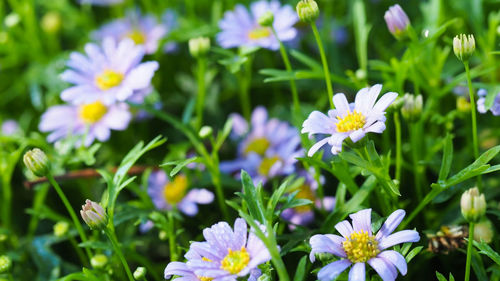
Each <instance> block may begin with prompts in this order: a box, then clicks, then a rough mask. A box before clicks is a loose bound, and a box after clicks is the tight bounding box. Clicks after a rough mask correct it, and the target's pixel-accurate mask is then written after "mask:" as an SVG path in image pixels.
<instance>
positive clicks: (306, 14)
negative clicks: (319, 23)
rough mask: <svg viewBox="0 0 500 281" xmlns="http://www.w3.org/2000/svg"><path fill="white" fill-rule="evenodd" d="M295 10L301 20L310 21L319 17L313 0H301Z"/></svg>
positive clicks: (316, 5)
mask: <svg viewBox="0 0 500 281" xmlns="http://www.w3.org/2000/svg"><path fill="white" fill-rule="evenodd" d="M296 10H297V14H298V15H299V18H300V20H301V21H303V22H307V23H312V22H314V21H315V20H316V19H318V17H319V8H318V4H317V3H316V1H314V0H301V1H300V2H299V3H297V7H296Z"/></svg>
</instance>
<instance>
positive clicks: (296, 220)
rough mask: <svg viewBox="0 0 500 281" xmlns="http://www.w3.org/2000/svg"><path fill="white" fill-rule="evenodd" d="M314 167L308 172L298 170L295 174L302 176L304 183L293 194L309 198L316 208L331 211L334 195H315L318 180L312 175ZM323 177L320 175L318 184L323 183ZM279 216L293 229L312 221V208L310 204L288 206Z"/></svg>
mask: <svg viewBox="0 0 500 281" xmlns="http://www.w3.org/2000/svg"><path fill="white" fill-rule="evenodd" d="M313 172H314V169H312V170H310V171H309V172H307V171H305V170H301V171H299V172H298V173H297V174H298V175H299V176H301V177H303V178H304V183H303V184H302V185H301V186H299V187H298V188H297V189H295V190H291V191H292V192H295V191H297V190H298V193H297V194H296V195H295V198H297V199H308V200H311V201H312V202H313V204H314V206H315V207H316V208H318V209H319V208H321V207H323V208H324V209H325V210H326V211H331V210H333V208H335V197H332V196H325V197H323V200H321V199H320V198H318V197H317V195H316V190H317V189H318V182H317V181H316V180H315V179H314V177H313ZM324 181H325V178H324V177H323V176H321V177H320V184H323V183H324ZM281 217H282V218H284V219H285V220H287V221H289V222H291V223H292V224H290V225H289V227H290V229H292V230H293V229H295V225H308V224H310V223H311V222H312V221H314V210H313V208H312V207H311V206H310V205H307V206H299V207H295V208H288V209H285V210H283V212H282V213H281Z"/></svg>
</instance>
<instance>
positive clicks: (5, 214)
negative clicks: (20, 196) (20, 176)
mask: <svg viewBox="0 0 500 281" xmlns="http://www.w3.org/2000/svg"><path fill="white" fill-rule="evenodd" d="M2 192H3V200H2V203H3V204H2V223H3V227H5V228H7V229H8V228H9V227H10V217H11V216H10V213H11V208H12V207H11V206H12V186H11V184H10V177H8V176H7V175H4V176H3V177H2Z"/></svg>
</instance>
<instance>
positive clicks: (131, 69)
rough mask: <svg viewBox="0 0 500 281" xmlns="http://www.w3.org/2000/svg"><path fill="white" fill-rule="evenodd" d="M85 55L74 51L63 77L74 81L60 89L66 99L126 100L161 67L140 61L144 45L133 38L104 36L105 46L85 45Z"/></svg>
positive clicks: (141, 88) (85, 100)
mask: <svg viewBox="0 0 500 281" xmlns="http://www.w3.org/2000/svg"><path fill="white" fill-rule="evenodd" d="M85 52H86V55H83V54H81V53H78V52H73V53H71V55H70V60H69V61H68V62H67V66H68V67H70V68H71V69H68V70H66V71H65V72H64V73H62V74H61V79H62V80H64V81H66V82H69V83H72V84H75V85H74V86H73V87H70V88H68V89H66V90H64V91H63V92H62V93H61V98H62V99H63V100H64V101H67V102H71V103H73V104H80V103H90V102H94V101H96V100H100V101H102V102H104V103H105V104H112V103H114V102H116V101H117V100H118V101H125V100H126V99H128V98H129V97H130V96H132V95H133V94H134V93H135V92H136V91H141V90H143V89H146V88H148V87H149V86H150V84H151V79H152V78H153V75H154V73H155V71H156V70H157V69H158V62H156V61H149V62H144V63H140V62H141V60H142V58H143V56H144V47H142V46H139V45H135V44H134V42H133V41H132V40H130V39H124V40H122V41H120V42H119V43H116V42H115V40H113V39H112V38H109V37H108V38H105V39H104V40H103V42H102V47H100V46H98V45H96V44H93V43H89V44H87V45H85Z"/></svg>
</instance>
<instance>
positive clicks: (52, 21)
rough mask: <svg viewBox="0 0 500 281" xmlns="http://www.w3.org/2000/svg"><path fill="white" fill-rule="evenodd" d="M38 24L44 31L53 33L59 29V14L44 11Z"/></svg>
mask: <svg viewBox="0 0 500 281" xmlns="http://www.w3.org/2000/svg"><path fill="white" fill-rule="evenodd" d="M40 26H41V27H42V30H43V31H44V32H45V33H49V34H54V33H57V32H59V30H60V29H61V15H60V14H59V13H57V12H48V13H46V14H45V15H44V16H43V17H42V20H41V23H40Z"/></svg>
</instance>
